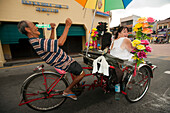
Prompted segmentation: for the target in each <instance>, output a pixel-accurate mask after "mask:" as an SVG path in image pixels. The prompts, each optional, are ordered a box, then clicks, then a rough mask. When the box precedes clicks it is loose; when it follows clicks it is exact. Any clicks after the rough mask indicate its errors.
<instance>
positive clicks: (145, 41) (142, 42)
mask: <svg viewBox="0 0 170 113" xmlns="http://www.w3.org/2000/svg"><path fill="white" fill-rule="evenodd" d="M141 44H143V45H149V41H148V40H141Z"/></svg>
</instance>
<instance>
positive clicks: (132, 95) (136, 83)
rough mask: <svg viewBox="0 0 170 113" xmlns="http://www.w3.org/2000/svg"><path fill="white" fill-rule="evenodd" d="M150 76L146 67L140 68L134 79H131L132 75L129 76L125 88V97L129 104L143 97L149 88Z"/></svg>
mask: <svg viewBox="0 0 170 113" xmlns="http://www.w3.org/2000/svg"><path fill="white" fill-rule="evenodd" d="M150 75H151V73H150V71H149V69H148V68H147V67H141V68H140V69H139V72H138V73H137V74H136V76H135V77H133V74H132V75H130V77H129V81H128V83H127V85H126V88H125V92H126V93H127V95H125V97H126V99H127V100H128V101H129V102H132V103H134V102H137V101H139V100H141V99H142V98H143V97H144V96H145V94H146V92H147V91H148V89H149V86H150Z"/></svg>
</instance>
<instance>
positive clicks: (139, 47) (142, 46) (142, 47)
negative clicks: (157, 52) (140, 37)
mask: <svg viewBox="0 0 170 113" xmlns="http://www.w3.org/2000/svg"><path fill="white" fill-rule="evenodd" d="M136 48H137V49H139V50H144V49H146V48H145V46H144V45H137V47H136Z"/></svg>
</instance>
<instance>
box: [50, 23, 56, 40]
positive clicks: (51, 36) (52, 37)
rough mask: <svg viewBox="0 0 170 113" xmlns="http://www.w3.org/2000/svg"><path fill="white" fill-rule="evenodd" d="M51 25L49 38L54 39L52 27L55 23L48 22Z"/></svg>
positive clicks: (53, 27)
mask: <svg viewBox="0 0 170 113" xmlns="http://www.w3.org/2000/svg"><path fill="white" fill-rule="evenodd" d="M50 26H51V35H50V39H54V29H55V26H56V24H55V23H50Z"/></svg>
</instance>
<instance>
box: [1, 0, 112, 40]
mask: <svg viewBox="0 0 170 113" xmlns="http://www.w3.org/2000/svg"><path fill="white" fill-rule="evenodd" d="M30 1H36V2H44V3H53V4H60V5H68V6H69V9H62V8H61V9H59V8H58V10H59V12H58V13H52V12H39V11H36V7H43V8H52V7H44V6H33V5H25V4H22V0H0V21H12V22H19V21H21V20H30V21H33V22H38V23H45V24H49V23H51V22H54V23H56V25H57V26H58V24H59V23H65V20H66V18H68V17H69V18H71V20H72V22H73V24H81V25H84V26H85V27H86V28H87V31H89V30H90V28H91V23H92V18H93V10H91V9H84V8H83V7H82V6H81V5H80V4H78V3H77V2H76V1H75V0H30ZM56 9H57V8H56ZM99 21H103V22H109V17H103V16H95V21H94V27H96V26H97V23H98V22H99ZM48 32H49V31H45V33H46V34H45V36H47V37H48V36H49V34H48ZM86 35H87V36H86V38H87V37H88V35H89V33H88V32H86Z"/></svg>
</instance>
